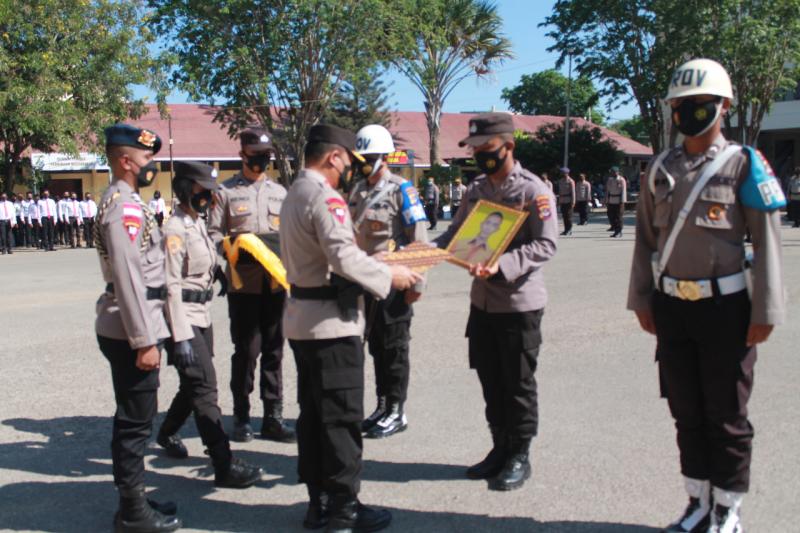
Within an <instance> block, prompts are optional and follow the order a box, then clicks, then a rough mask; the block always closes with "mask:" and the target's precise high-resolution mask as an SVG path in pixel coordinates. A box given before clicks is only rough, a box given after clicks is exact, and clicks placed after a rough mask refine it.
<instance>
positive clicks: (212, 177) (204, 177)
mask: <svg viewBox="0 0 800 533" xmlns="http://www.w3.org/2000/svg"><path fill="white" fill-rule="evenodd" d="M175 179H176V180H182V179H184V180H190V181H193V182H195V183H197V184H198V185H200V186H201V187H203V188H204V189H208V190H209V191H214V190H216V189H217V169H215V168H214V167H212V166H210V165H206V164H205V163H199V162H197V161H175Z"/></svg>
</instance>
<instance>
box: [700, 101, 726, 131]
mask: <svg viewBox="0 0 800 533" xmlns="http://www.w3.org/2000/svg"><path fill="white" fill-rule="evenodd" d="M715 107H716V109H717V111H716V112H715V113H714V120H712V121H711V122H710V123H709V124H708V126H706V127H705V128H703V131H701V132H699V133H697V134H695V137H699V136H701V135H702V134H704V133H705V132H707V131H708V130H710V129H711V128H713V127H714V124H716V123H717V121H718V120H719V117H720V115H721V114H722V102H721V101H720V102H719V103H718V104H717V105H716V106H715Z"/></svg>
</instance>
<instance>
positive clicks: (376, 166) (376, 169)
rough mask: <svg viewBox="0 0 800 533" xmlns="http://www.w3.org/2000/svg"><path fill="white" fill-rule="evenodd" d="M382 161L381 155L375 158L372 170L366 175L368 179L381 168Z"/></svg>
mask: <svg viewBox="0 0 800 533" xmlns="http://www.w3.org/2000/svg"><path fill="white" fill-rule="evenodd" d="M382 163H383V156H381V157H380V158H378V159H376V160H375V164H374V165H372V172H370V173H369V176H367V178H368V179H369V178H371V177H372V176H374V175H375V174H377V173H378V171H379V170H380V169H381V164H382Z"/></svg>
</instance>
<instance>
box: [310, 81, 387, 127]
mask: <svg viewBox="0 0 800 533" xmlns="http://www.w3.org/2000/svg"><path fill="white" fill-rule="evenodd" d="M380 74H381V72H380V69H377V68H372V69H369V70H366V71H364V72H359V73H356V74H354V75H353V76H352V77H351V78H350V79H348V80H345V81H344V82H343V83H342V84H341V85H340V86H339V89H338V90H337V91H336V94H335V95H334V97H333V99H332V100H331V105H330V107H328V110H327V111H326V112H325V115H324V117H323V121H324V122H327V123H328V124H335V125H337V126H339V127H342V128H346V129H349V130H352V131H358V130H359V129H360V128H362V127H364V126H366V125H367V124H380V125H381V126H385V127H387V128H388V127H389V126H390V125H391V115H389V97H390V95H389V93H388V87H387V86H386V84H385V83H384V82H383V80H382V79H381V77H380Z"/></svg>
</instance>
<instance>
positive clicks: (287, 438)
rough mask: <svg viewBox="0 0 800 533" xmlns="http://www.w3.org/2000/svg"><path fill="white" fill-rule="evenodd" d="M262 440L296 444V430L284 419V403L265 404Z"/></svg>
mask: <svg viewBox="0 0 800 533" xmlns="http://www.w3.org/2000/svg"><path fill="white" fill-rule="evenodd" d="M261 438H262V439H267V440H274V441H277V442H296V441H297V435H296V434H295V432H294V428H293V427H291V426H290V425H289V424H287V423H286V421H285V420H284V419H283V402H279V401H278V402H264V422H263V423H262V424H261Z"/></svg>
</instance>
